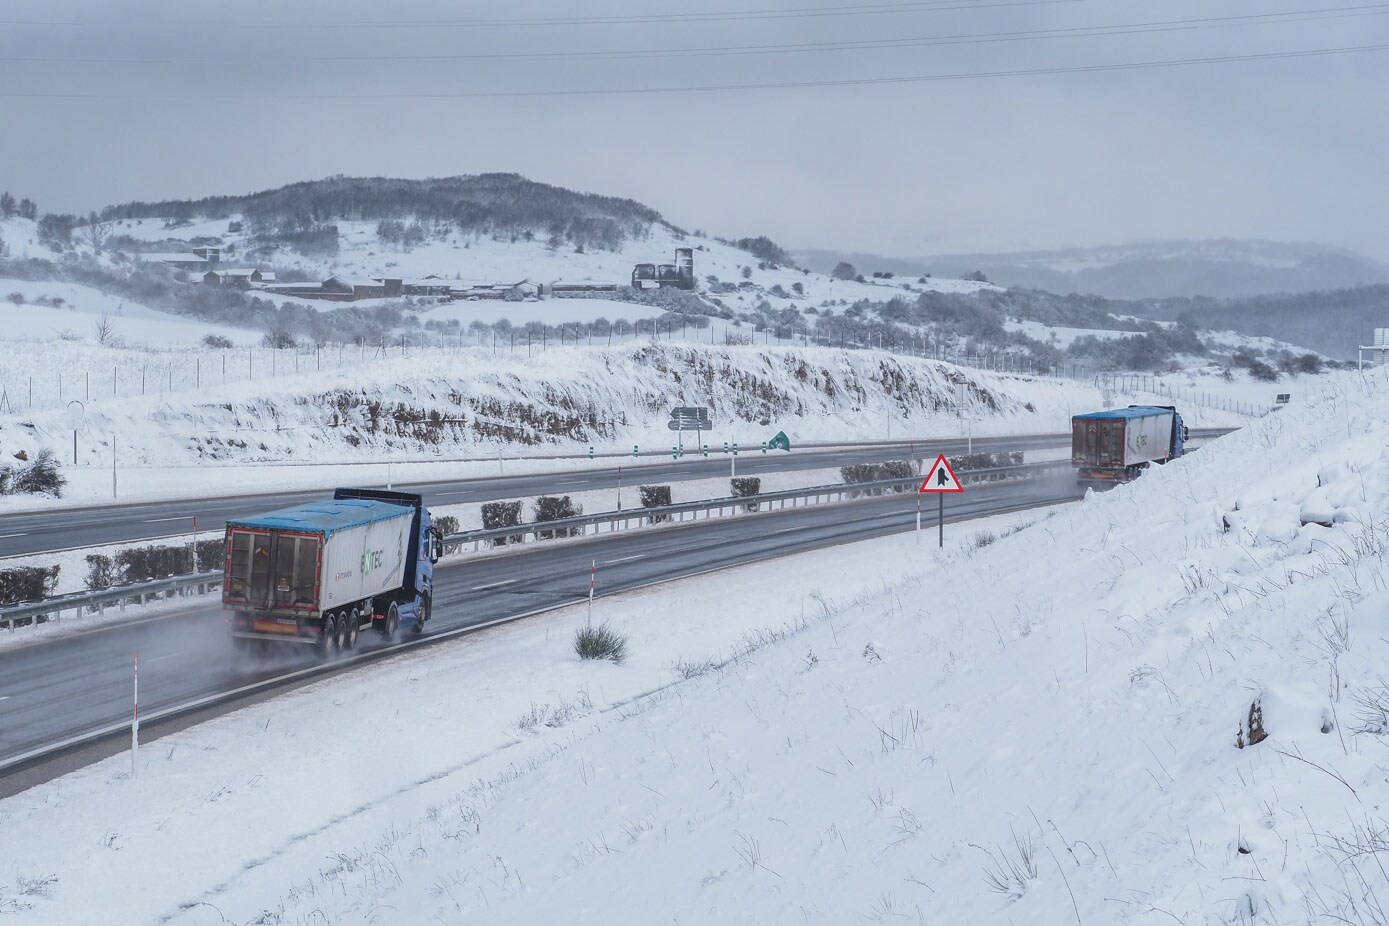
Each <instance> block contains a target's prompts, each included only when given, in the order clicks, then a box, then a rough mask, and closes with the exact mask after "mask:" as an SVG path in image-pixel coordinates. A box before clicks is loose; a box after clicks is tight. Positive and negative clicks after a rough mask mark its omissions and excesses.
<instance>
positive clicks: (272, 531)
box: [222, 489, 443, 655]
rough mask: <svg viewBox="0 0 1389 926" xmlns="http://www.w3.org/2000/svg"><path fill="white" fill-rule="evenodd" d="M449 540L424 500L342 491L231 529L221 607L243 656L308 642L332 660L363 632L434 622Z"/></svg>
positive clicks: (387, 633)
mask: <svg viewBox="0 0 1389 926" xmlns="http://www.w3.org/2000/svg"><path fill="white" fill-rule="evenodd" d="M442 552H443V538H442V537H441V536H440V535H439V532H438V530H437V529H436V528H435V527H434V523H433V519H432V518H431V517H430V514H429V509H428V508H426V507H425V506H424V500H423V499H422V498H421V497H420V496H419V495H414V494H411V493H408V492H389V491H381V490H376V489H338V490H337V491H335V492H334V493H333V498H332V499H331V500H326V499H325V500H323V501H318V502H308V503H306V504H302V505H295V506H293V507H291V508H283V509H280V510H278V511H272V512H269V513H268V514H264V515H260V516H258V517H253V518H238V519H234V520H230V521H228V522H227V554H226V564H225V572H224V575H223V581H222V607H223V608H224V609H225V610H227V611H229V612H230V613H229V614H228V616H227V620H228V621H229V622H230V624H231V635H232V640H233V641H234V644H235V645H236V646H237V647H238V648H239V649H244V648H247V647H250V646H254V645H261V646H265V645H271V644H278V643H301V644H308V645H312V646H316V647H318V649H319V651H320V652H321V653H322V654H324V655H328V654H331V653H334V652H337V651H343V650H350V649H352V648H353V647H354V646H356V644H357V635H358V633H359V632H360V631H362V630H364V629H375V630H376V631H378V632H379V633H380V634H381V635H382V636H384V637H386V638H387V639H390V640H394V639H395V638H396V637H397V636H398V634H399V633H400V630H401V628H408V629H409V630H411V631H413V632H415V633H420V632H421V631H422V630H423V629H424V624H425V622H426V621H428V620H429V618H430V612H431V609H432V604H433V597H434V563H436V562H438V560H439V556H440V555H441V553H442Z"/></svg>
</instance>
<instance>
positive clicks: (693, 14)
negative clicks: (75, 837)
mask: <svg viewBox="0 0 1389 926" xmlns="http://www.w3.org/2000/svg"><path fill="white" fill-rule="evenodd" d="M1084 2H1086V0H991V2H967V0H920V2H901V3H867V4H850V5H847V6H820V7H792V8H788V9H784V10H777V9H762V10H722V11H697V10H696V11H690V10H686V11H683V12H679V13H623V14H617V15H612V16H556V17H528V18H516V19H413V20H405V19H402V20H384V19H380V20H369V19H358V20H340V21H338V22H331V21H323V20H277V21H276V22H275V28H277V29H442V28H469V29H488V28H496V27H531V26H622V25H642V24H651V23H702V22H748V21H756V20H767V19H811V18H819V17H826V16H870V15H888V14H900V13H936V12H948V11H952V10H988V9H997V8H1000V7H1034V6H1059V5H1062V4H1075V3H1084ZM126 22H127V24H131V25H140V26H153V25H169V24H170V23H169V21H168V20H146V21H143V22H132V21H130V20H126ZM180 25H181V24H180ZM187 25H189V26H195V25H196V26H197V27H198V28H200V29H202V28H217V29H225V28H243V29H256V30H263V29H264V28H265V25H264V24H263V23H249V22H247V21H246V20H244V19H243V20H235V21H232V20H226V21H208V20H199V21H197V22H196V23H195V22H192V21H190V22H188V23H187Z"/></svg>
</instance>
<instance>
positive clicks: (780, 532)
mask: <svg viewBox="0 0 1389 926" xmlns="http://www.w3.org/2000/svg"><path fill="white" fill-rule="evenodd" d="M798 530H800V528H799V527H783V528H782V529H781V530H779V531H772V533H773V534H789V533H791V532H792V531H798Z"/></svg>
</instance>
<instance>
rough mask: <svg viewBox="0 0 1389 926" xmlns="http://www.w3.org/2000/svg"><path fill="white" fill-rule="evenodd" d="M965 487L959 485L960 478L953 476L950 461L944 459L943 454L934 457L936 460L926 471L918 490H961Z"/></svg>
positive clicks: (942, 491) (940, 491)
mask: <svg viewBox="0 0 1389 926" xmlns="http://www.w3.org/2000/svg"><path fill="white" fill-rule="evenodd" d="M964 490H965V487H964V486H962V485H960V480H959V479H957V478H956V477H955V471H954V470H953V469H951V468H950V462H949V461H948V460H946V459H945V454H943V453H942V454H941V455H940V456H938V457H936V462H934V463H932V464H931V468H930V470H928V471H927V473H926V478H925V479H924V480H922V483H921V488H919V489H917V491H918V492H938V493H942V494H943V493H947V492H963V491H964Z"/></svg>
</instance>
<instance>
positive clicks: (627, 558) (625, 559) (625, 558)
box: [603, 553, 646, 566]
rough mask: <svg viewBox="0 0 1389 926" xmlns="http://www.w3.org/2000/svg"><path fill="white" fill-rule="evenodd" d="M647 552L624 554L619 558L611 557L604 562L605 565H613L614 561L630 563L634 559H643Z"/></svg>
mask: <svg viewBox="0 0 1389 926" xmlns="http://www.w3.org/2000/svg"><path fill="white" fill-rule="evenodd" d="M645 555H646V554H645V553H635V554H633V555H631V556H623V557H619V558H618V559H610V560H607V561H606V562H604V563H603V565H604V566H611V565H612V564H613V563H630V562H631V561H632V560H634V559H641V558H642V557H643V556H645Z"/></svg>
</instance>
